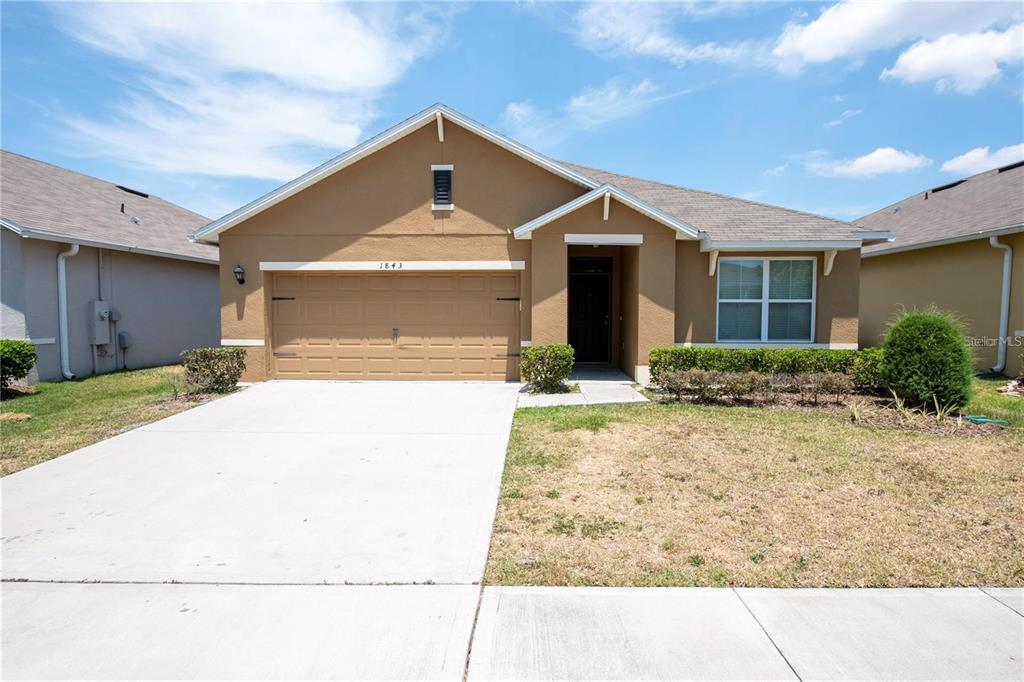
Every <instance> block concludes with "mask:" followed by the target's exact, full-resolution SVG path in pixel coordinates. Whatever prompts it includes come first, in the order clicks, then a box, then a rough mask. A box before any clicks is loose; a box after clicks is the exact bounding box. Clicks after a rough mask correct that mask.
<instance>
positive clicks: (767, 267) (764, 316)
mask: <svg viewBox="0 0 1024 682" xmlns="http://www.w3.org/2000/svg"><path fill="white" fill-rule="evenodd" d="M730 261H761V262H762V263H763V264H764V266H763V267H762V268H761V270H762V272H761V298H759V299H757V298H724V299H723V298H721V291H722V264H723V263H728V262H730ZM773 261H811V297H810V298H809V299H806V298H771V287H770V284H769V281H770V280H769V278H770V276H771V263H772V262H773ZM722 303H760V304H761V338H759V339H723V338H722V337H721V335H720V329H719V326H718V322H719V316H720V310H721V304H722ZM772 303H810V304H811V324H810V327H811V328H810V336H809V337H808V338H806V339H769V338H768V311H769V309H770V308H771V304H772ZM817 310H818V257H817V256H732V257H719V259H718V267H717V268H715V343H778V344H807V343H814V342H815V341H814V340H815V338H816V336H817V329H816V322H817V320H816V318H817Z"/></svg>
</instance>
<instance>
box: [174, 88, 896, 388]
mask: <svg viewBox="0 0 1024 682" xmlns="http://www.w3.org/2000/svg"><path fill="white" fill-rule="evenodd" d="M889 237H890V235H888V234H887V233H885V232H880V231H870V230H866V229H864V228H860V227H858V226H856V225H853V224H850V223H847V222H842V221H838V220H832V219H830V218H825V217H822V216H817V215H811V214H809V213H803V212H800V211H793V210H788V209H785V208H779V207H776V206H768V205H765V204H760V203H756V202H752V201H745V200H743V199H737V198H733V197H728V196H722V195H720V194H714V193H711V192H702V191H697V190H692V189H686V188H683V187H676V186H672V185H666V184H662V183H658V182H652V181H649V180H641V179H638V178H633V177H629V176H625V175H619V174H616V173H610V172H607V171H603V170H597V169H594V168H586V167H583V166H579V165H575V164H571V163H566V162H563V161H557V160H554V159H551V158H548V157H546V156H543V155H541V154H538V153H537V152H534V151H532V150H530V149H528V148H526V147H524V146H523V145H521V144H519V143H518V142H516V141H514V140H511V139H509V138H507V137H505V136H503V135H501V134H499V133H497V132H495V131H493V130H490V129H488V128H486V127H485V126H483V125H481V124H479V123H476V122H475V121H473V120H471V119H469V118H468V117H466V116H464V115H463V114H461V113H458V112H456V111H454V110H452V109H451V108H449V107H447V106H444V105H442V104H438V105H434V106H432V107H429V108H428V109H426V110H424V111H421V112H420V113H418V114H416V115H414V116H413V117H412V118H409V119H407V120H406V121H404V122H402V123H399V124H398V125H396V126H394V127H393V128H390V129H389V130H386V131H385V132H383V133H381V134H380V135H377V136H376V137H373V138H371V139H369V140H367V141H366V142H365V143H363V144H361V145H359V146H358V147H355V148H354V149H352V150H350V151H348V152H346V153H344V154H341V155H340V156H338V157H336V158H334V159H332V160H330V161H328V162H327V163H325V164H323V165H322V166H320V167H318V168H315V169H313V170H311V171H309V172H308V173H306V174H305V175H303V176H301V177H299V178H296V179H295V180H293V181H292V182H289V183H287V184H285V185H284V186H282V187H280V188H278V189H276V190H274V191H272V192H270V193H269V194H267V195H265V196H263V197H261V198H259V199H257V200H256V201H254V202H252V203H250V204H248V205H246V206H243V207H242V208H239V209H238V210H236V211H234V212H232V213H229V214H228V215H226V216H224V217H223V218H220V219H219V220H216V221H214V222H212V223H210V224H209V225H207V226H206V227H204V228H202V229H200V230H197V231H196V233H195V235H194V239H196V240H197V241H202V242H208V243H217V244H219V245H220V256H221V274H220V282H221V329H222V331H223V336H224V338H223V339H222V341H221V343H223V344H225V345H232V346H244V347H246V348H248V370H247V373H246V376H245V378H246V379H249V380H261V379H270V378H276V379H284V378H292V377H294V378H325V379H456V380H458V379H462V380H466V379H493V380H515V379H517V378H518V376H519V363H518V358H519V355H520V352H521V348H522V347H526V346H529V345H531V344H534V345H536V344H547V343H566V342H567V343H570V344H571V345H572V346H573V347H574V349H575V351H576V359H577V361H578V362H587V363H591V362H592V363H602V364H608V365H612V366H617V367H621V368H622V369H623V370H624V371H625V372H626V373H628V374H629V375H630V376H632V377H634V378H635V379H636V380H638V381H641V382H643V381H646V380H647V378H648V371H647V369H648V368H647V364H648V360H647V358H648V354H649V352H650V350H651V349H652V348H654V347H657V346H671V345H673V344H677V345H692V346H725V347H749V346H785V347H790V346H794V347H820V348H856V347H857V315H858V312H857V311H858V305H859V301H858V283H859V281H860V250H861V247H862V246H864V245H865V244H872V243H876V242H879V241H884V240H885V239H888V238H889Z"/></svg>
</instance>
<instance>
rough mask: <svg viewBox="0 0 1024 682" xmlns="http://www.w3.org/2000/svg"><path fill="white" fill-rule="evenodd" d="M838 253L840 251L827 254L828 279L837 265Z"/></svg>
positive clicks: (826, 269)
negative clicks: (833, 266)
mask: <svg viewBox="0 0 1024 682" xmlns="http://www.w3.org/2000/svg"><path fill="white" fill-rule="evenodd" d="M838 253H839V251H837V250H836V249H832V250H831V251H826V252H825V272H824V275H825V277H828V276H829V275H831V274H832V264H833V263H835V261H836V254H838Z"/></svg>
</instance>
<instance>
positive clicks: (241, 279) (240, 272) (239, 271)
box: [235, 265, 245, 284]
mask: <svg viewBox="0 0 1024 682" xmlns="http://www.w3.org/2000/svg"><path fill="white" fill-rule="evenodd" d="M235 279H237V280H238V283H239V284H245V268H243V267H242V266H241V265H236V266H235Z"/></svg>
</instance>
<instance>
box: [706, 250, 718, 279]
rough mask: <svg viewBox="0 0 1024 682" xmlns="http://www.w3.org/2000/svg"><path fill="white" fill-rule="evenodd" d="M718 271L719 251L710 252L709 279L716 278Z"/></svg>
mask: <svg viewBox="0 0 1024 682" xmlns="http://www.w3.org/2000/svg"><path fill="white" fill-rule="evenodd" d="M717 270H718V250H717V249H715V250H714V251H709V252H708V277H714V276H715V272H716V271H717Z"/></svg>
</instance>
